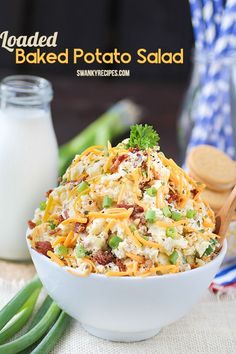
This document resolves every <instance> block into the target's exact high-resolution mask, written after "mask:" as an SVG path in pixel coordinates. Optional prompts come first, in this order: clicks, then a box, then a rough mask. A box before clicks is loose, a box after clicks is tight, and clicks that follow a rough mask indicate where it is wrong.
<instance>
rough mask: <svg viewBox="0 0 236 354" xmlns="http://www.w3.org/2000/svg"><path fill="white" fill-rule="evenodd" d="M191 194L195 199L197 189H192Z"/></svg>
mask: <svg viewBox="0 0 236 354" xmlns="http://www.w3.org/2000/svg"><path fill="white" fill-rule="evenodd" d="M191 193H192V196H193V198H195V197H196V195H197V194H198V191H197V189H192V190H191Z"/></svg>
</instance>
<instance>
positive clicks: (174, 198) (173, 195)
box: [167, 190, 179, 203]
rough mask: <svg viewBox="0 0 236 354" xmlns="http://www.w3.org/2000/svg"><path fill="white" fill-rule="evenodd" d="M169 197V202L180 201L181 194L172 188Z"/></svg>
mask: <svg viewBox="0 0 236 354" xmlns="http://www.w3.org/2000/svg"><path fill="white" fill-rule="evenodd" d="M169 195H170V196H169V198H168V199H167V201H168V203H172V202H174V201H178V199H179V196H178V194H177V193H173V192H172V190H170V192H169Z"/></svg>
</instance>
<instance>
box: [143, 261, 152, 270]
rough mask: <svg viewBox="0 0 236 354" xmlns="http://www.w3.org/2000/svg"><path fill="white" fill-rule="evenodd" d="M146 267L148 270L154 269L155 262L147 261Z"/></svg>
mask: <svg viewBox="0 0 236 354" xmlns="http://www.w3.org/2000/svg"><path fill="white" fill-rule="evenodd" d="M144 266H145V268H146V269H147V270H149V269H151V268H152V266H153V262H152V261H151V260H150V259H147V260H146V262H145V263H144Z"/></svg>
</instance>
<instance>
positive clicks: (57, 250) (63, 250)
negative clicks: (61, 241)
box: [54, 245, 69, 256]
mask: <svg viewBox="0 0 236 354" xmlns="http://www.w3.org/2000/svg"><path fill="white" fill-rule="evenodd" d="M54 252H55V253H56V254H57V255H58V256H65V255H67V254H68V252H69V250H68V248H67V247H66V246H64V245H60V246H58V247H56V248H55V251H54Z"/></svg>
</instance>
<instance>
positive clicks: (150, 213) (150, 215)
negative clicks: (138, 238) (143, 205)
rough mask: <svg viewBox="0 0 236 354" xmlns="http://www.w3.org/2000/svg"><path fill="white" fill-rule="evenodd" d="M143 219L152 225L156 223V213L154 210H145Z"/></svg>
mask: <svg viewBox="0 0 236 354" xmlns="http://www.w3.org/2000/svg"><path fill="white" fill-rule="evenodd" d="M145 219H146V220H147V221H148V222H150V223H151V224H153V223H154V222H155V221H156V212H155V211H154V210H151V209H149V210H147V211H146V213H145Z"/></svg>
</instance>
